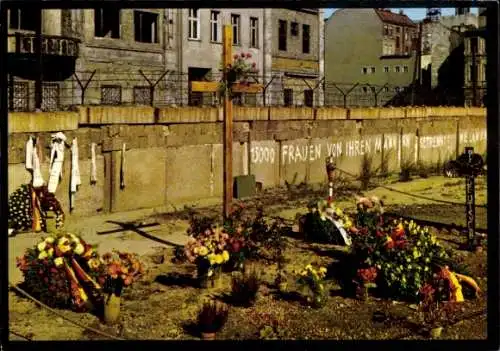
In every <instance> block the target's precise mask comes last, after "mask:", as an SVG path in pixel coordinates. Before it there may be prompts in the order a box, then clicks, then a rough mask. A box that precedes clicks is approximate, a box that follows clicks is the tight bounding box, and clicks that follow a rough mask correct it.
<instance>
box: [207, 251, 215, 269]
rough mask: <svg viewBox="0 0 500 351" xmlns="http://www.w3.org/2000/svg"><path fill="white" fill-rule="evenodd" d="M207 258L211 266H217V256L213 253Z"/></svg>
mask: <svg viewBox="0 0 500 351" xmlns="http://www.w3.org/2000/svg"><path fill="white" fill-rule="evenodd" d="M207 258H208V261H209V262H210V265H211V266H212V265H214V264H215V255H214V254H213V253H211V254H209V255H208V256H207Z"/></svg>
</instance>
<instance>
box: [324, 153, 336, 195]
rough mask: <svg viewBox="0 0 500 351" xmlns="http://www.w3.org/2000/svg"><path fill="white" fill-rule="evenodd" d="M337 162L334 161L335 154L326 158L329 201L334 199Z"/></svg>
mask: <svg viewBox="0 0 500 351" xmlns="http://www.w3.org/2000/svg"><path fill="white" fill-rule="evenodd" d="M335 169H336V167H335V163H334V162H333V156H332V155H330V156H328V157H327V158H326V174H327V176H328V202H332V201H333V175H334V172H335Z"/></svg>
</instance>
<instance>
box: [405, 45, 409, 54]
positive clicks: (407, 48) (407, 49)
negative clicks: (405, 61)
mask: <svg viewBox="0 0 500 351" xmlns="http://www.w3.org/2000/svg"><path fill="white" fill-rule="evenodd" d="M409 52H410V48H409V47H408V46H405V55H408V53H409Z"/></svg>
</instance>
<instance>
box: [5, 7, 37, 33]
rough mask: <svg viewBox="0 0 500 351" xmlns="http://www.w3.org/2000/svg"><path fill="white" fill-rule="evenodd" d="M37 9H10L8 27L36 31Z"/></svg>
mask: <svg viewBox="0 0 500 351" xmlns="http://www.w3.org/2000/svg"><path fill="white" fill-rule="evenodd" d="M39 11H40V10H36V9H22V10H21V9H10V10H9V28H10V29H21V30H31V31H36V25H37V21H38V16H39Z"/></svg>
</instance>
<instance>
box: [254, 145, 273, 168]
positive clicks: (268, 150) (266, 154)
mask: <svg viewBox="0 0 500 351" xmlns="http://www.w3.org/2000/svg"><path fill="white" fill-rule="evenodd" d="M250 155H251V157H252V163H254V164H259V163H274V159H275V156H276V151H275V149H274V147H269V146H254V147H252V148H251V149H250Z"/></svg>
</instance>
